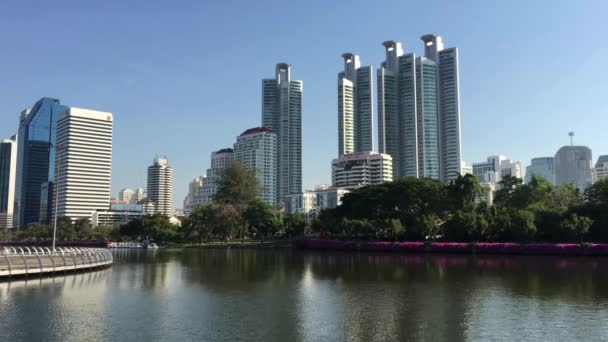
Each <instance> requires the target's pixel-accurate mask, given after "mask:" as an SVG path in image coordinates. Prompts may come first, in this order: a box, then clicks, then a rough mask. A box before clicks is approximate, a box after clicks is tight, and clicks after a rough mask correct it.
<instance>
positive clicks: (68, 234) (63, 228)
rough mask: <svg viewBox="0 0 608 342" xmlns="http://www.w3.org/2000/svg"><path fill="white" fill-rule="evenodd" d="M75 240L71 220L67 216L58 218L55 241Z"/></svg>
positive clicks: (74, 231)
mask: <svg viewBox="0 0 608 342" xmlns="http://www.w3.org/2000/svg"><path fill="white" fill-rule="evenodd" d="M51 236H52V232H51ZM75 238H76V230H75V229H74V225H73V224H72V219H71V218H69V217H67V216H64V217H61V218H59V219H58V220H57V240H73V239H75Z"/></svg>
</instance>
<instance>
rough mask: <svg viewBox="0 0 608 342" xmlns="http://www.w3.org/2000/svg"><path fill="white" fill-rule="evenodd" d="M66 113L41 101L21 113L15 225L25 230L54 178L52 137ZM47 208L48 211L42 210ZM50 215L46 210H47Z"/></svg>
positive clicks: (37, 218)
mask: <svg viewBox="0 0 608 342" xmlns="http://www.w3.org/2000/svg"><path fill="white" fill-rule="evenodd" d="M66 110H67V107H66V106H64V105H61V104H60V102H59V100H55V99H50V98H46V97H45V98H42V99H40V100H39V101H38V102H36V103H35V104H34V107H33V108H32V109H31V110H28V109H26V110H24V111H23V112H21V117H20V122H19V134H18V135H17V136H18V142H17V178H16V188H15V226H16V227H19V228H25V227H27V226H28V225H30V224H35V223H38V222H39V221H40V212H41V204H44V205H45V206H46V205H50V204H51V201H50V200H49V199H48V198H45V199H43V201H42V203H41V192H42V186H43V185H45V189H48V187H49V184H48V182H52V181H53V179H54V178H55V174H54V167H53V165H54V164H55V137H56V127H57V117H58V116H59V114H61V113H63V112H64V111H66ZM42 209H48V208H42ZM47 212H48V213H50V210H47Z"/></svg>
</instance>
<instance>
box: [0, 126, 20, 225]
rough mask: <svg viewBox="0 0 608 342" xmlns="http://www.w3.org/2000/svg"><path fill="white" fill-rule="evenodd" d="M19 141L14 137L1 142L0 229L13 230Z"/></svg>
mask: <svg viewBox="0 0 608 342" xmlns="http://www.w3.org/2000/svg"><path fill="white" fill-rule="evenodd" d="M16 173H17V141H16V137H15V136H13V137H11V138H10V139H6V140H2V141H0V229H1V230H6V229H11V228H13V215H14V212H13V211H14V205H15V178H16Z"/></svg>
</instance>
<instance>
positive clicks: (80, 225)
mask: <svg viewBox="0 0 608 342" xmlns="http://www.w3.org/2000/svg"><path fill="white" fill-rule="evenodd" d="M74 230H75V232H76V236H77V237H78V238H79V239H81V240H89V239H92V237H93V226H92V225H91V220H89V219H88V218H82V219H78V220H76V221H75V222H74Z"/></svg>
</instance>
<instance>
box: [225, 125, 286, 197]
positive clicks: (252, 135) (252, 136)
mask: <svg viewBox="0 0 608 342" xmlns="http://www.w3.org/2000/svg"><path fill="white" fill-rule="evenodd" d="M234 159H235V160H238V161H239V162H240V163H241V165H243V167H244V168H245V169H247V170H249V171H250V172H253V174H254V175H255V178H256V179H257V180H258V182H259V183H260V185H261V188H260V189H259V190H258V196H259V197H260V198H261V199H262V200H264V202H266V203H268V204H270V205H275V204H276V200H277V191H276V181H277V176H276V174H277V173H276V172H277V168H276V159H277V136H276V134H274V133H273V132H272V130H271V129H270V128H268V127H256V128H250V129H248V130H246V131H244V132H243V133H242V134H241V135H240V136H239V137H237V139H236V143H235V144H234Z"/></svg>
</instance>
